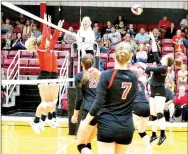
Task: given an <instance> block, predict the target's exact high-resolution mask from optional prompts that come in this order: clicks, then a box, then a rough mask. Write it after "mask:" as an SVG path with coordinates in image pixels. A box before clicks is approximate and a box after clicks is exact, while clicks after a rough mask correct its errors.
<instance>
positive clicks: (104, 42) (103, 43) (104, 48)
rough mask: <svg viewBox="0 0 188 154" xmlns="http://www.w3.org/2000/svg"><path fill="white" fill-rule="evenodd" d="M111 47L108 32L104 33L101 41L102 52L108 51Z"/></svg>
mask: <svg viewBox="0 0 188 154" xmlns="http://www.w3.org/2000/svg"><path fill="white" fill-rule="evenodd" d="M109 47H110V42H109V39H108V34H104V35H103V37H102V39H101V41H100V52H101V53H108V50H109Z"/></svg>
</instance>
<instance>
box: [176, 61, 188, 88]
mask: <svg viewBox="0 0 188 154" xmlns="http://www.w3.org/2000/svg"><path fill="white" fill-rule="evenodd" d="M177 75H178V78H177V83H179V84H186V83H187V79H188V71H187V68H186V65H185V64H182V65H181V70H179V71H178V74H177Z"/></svg>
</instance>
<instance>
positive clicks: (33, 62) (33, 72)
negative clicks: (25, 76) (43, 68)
mask: <svg viewBox="0 0 188 154" xmlns="http://www.w3.org/2000/svg"><path fill="white" fill-rule="evenodd" d="M29 67H38V68H28V73H29V74H30V75H39V72H40V68H39V62H38V60H30V61H29Z"/></svg>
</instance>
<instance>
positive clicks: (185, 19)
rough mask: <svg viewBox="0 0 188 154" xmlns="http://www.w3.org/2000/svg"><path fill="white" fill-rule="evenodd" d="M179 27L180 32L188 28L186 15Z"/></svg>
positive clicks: (187, 16)
mask: <svg viewBox="0 0 188 154" xmlns="http://www.w3.org/2000/svg"><path fill="white" fill-rule="evenodd" d="M180 26H181V30H183V29H184V28H186V27H188V15H186V17H185V18H184V19H182V20H181V22H180Z"/></svg>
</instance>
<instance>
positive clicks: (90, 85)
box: [72, 54, 100, 154]
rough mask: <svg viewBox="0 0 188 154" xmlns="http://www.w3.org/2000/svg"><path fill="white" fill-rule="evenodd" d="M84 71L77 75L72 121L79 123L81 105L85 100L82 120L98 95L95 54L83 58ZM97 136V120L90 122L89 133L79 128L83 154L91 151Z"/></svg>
mask: <svg viewBox="0 0 188 154" xmlns="http://www.w3.org/2000/svg"><path fill="white" fill-rule="evenodd" d="M81 64H82V67H83V71H82V72H80V73H78V74H77V75H76V76H75V85H76V102H75V109H74V115H73V116H72V123H77V121H78V114H79V110H80V107H81V105H82V102H83V108H82V111H81V120H84V119H85V118H86V116H87V114H88V112H89V110H90V108H91V106H92V104H93V100H95V97H96V88H97V85H98V82H99V77H100V72H99V71H98V70H97V69H96V68H93V64H94V56H93V55H91V54H85V55H84V56H83V58H82V63H81ZM95 136H96V122H95V121H93V122H91V123H90V126H89V130H88V132H87V133H85V131H84V130H83V129H80V127H79V129H78V132H77V144H78V146H77V147H78V150H79V152H80V153H81V154H90V153H91V141H92V139H93V137H95Z"/></svg>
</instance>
